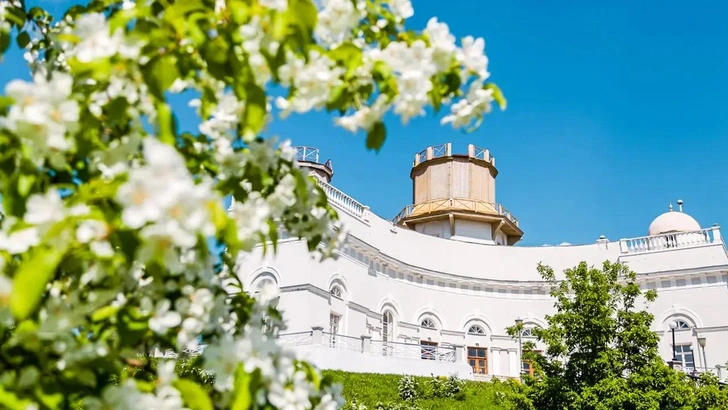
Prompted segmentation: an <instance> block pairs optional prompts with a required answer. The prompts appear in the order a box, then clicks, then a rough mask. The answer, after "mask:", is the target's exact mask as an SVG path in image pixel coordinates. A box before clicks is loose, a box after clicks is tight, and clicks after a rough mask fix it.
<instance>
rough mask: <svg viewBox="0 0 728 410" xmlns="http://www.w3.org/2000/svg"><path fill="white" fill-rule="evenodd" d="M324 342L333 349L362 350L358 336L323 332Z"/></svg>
mask: <svg viewBox="0 0 728 410" xmlns="http://www.w3.org/2000/svg"><path fill="white" fill-rule="evenodd" d="M323 336H324V343H326V345H327V346H328V347H331V348H333V349H344V350H352V351H354V352H362V351H363V348H362V346H363V343H362V339H361V338H360V337H352V336H344V335H337V334H334V333H328V332H323Z"/></svg>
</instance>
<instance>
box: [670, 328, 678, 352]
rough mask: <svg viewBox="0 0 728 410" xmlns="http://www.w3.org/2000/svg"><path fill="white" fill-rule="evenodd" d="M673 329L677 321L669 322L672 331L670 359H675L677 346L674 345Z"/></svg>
mask: <svg viewBox="0 0 728 410" xmlns="http://www.w3.org/2000/svg"><path fill="white" fill-rule="evenodd" d="M675 329H677V322H676V321H674V320H673V321H672V322H670V331H672V361H673V362H676V361H677V346H675Z"/></svg>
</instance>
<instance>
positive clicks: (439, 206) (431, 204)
mask: <svg viewBox="0 0 728 410" xmlns="http://www.w3.org/2000/svg"><path fill="white" fill-rule="evenodd" d="M446 210H447V211H452V210H459V211H471V212H477V213H481V214H490V215H500V216H503V217H505V218H506V219H508V220H509V221H511V222H513V224H514V225H516V226H518V218H516V217H515V216H513V214H511V213H510V212H509V211H508V210H507V209H506V208H505V207H504V206H503V205H501V204H498V203H492V202H485V201H479V200H477V199H469V198H444V199H434V200H431V201H427V202H422V203H419V204H412V205H407V206H405V207H404V208H403V209H402V210H401V211H400V212H399V214H397V216H395V217H394V219H393V220H392V221H393V222H394V223H395V224H398V223H399V222H400V221H401V220H402V219H404V218H407V217H409V216H416V215H425V214H429V213H432V212H437V211H446Z"/></svg>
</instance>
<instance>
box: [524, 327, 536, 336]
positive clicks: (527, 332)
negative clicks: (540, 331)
mask: <svg viewBox="0 0 728 410" xmlns="http://www.w3.org/2000/svg"><path fill="white" fill-rule="evenodd" d="M521 336H522V337H533V336H534V335H533V327H524V328H523V331H521Z"/></svg>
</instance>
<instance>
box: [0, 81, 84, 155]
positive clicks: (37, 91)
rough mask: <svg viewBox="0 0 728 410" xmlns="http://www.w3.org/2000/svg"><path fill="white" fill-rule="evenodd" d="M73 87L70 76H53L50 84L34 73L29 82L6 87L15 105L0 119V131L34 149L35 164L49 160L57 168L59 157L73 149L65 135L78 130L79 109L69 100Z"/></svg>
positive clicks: (72, 143)
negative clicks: (21, 139) (10, 134)
mask: <svg viewBox="0 0 728 410" xmlns="http://www.w3.org/2000/svg"><path fill="white" fill-rule="evenodd" d="M72 85H73V78H72V77H71V76H70V75H67V74H62V73H55V74H54V75H53V78H52V79H51V80H50V81H47V80H46V79H45V77H44V76H42V75H39V74H36V75H35V76H34V77H33V82H32V83H29V82H25V81H22V80H13V81H11V82H9V83H8V84H7V86H6V87H5V92H6V93H7V95H8V96H9V97H11V98H13V99H14V100H15V101H16V104H14V105H12V106H11V108H10V110H9V112H8V115H7V117H6V118H4V119H0V128H2V127H5V128H7V129H8V130H10V131H11V132H13V133H15V134H17V135H18V136H20V137H21V138H24V139H25V141H26V142H27V143H28V144H30V145H31V146H32V147H33V151H32V153H33V159H34V160H35V161H36V162H39V163H40V162H41V161H42V160H43V159H44V158H49V159H50V160H51V161H52V164H53V165H54V166H55V167H60V166H62V164H63V163H64V162H65V160H64V159H63V156H62V155H60V154H62V153H63V152H66V151H70V150H72V149H73V148H74V141H73V139H72V138H68V135H67V134H68V133H69V132H70V133H73V132H75V131H76V130H77V129H78V119H79V107H78V103H77V102H76V101H74V100H72V99H71V88H72Z"/></svg>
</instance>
